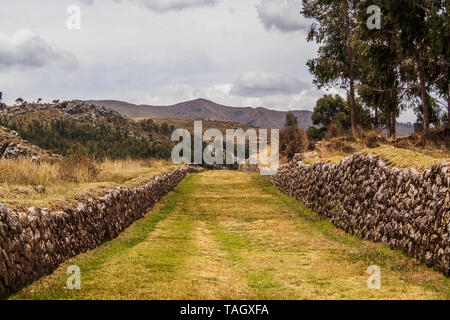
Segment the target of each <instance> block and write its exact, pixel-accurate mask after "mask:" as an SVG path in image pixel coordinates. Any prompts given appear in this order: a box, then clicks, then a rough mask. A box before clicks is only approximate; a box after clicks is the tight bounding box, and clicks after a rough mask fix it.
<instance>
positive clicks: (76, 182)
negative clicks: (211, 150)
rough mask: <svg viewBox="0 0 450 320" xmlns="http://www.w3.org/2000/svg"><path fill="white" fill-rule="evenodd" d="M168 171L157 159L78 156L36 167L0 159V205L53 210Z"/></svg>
mask: <svg viewBox="0 0 450 320" xmlns="http://www.w3.org/2000/svg"><path fill="white" fill-rule="evenodd" d="M172 168H174V166H173V165H172V164H171V163H170V162H169V161H167V160H157V159H148V160H143V159H140V160H133V159H124V160H111V159H105V160H103V161H101V162H98V161H94V160H93V159H92V158H89V157H81V156H78V157H69V158H67V159H64V160H62V161H56V162H48V161H42V162H41V163H40V164H38V163H35V162H32V161H30V160H29V159H25V158H24V159H18V160H0V203H5V204H8V205H9V206H12V207H14V206H21V207H29V206H32V205H39V206H41V207H50V208H53V207H55V206H58V205H61V204H63V203H65V202H70V201H71V199H74V198H75V197H78V196H83V194H84V193H86V194H91V195H98V194H101V193H102V192H103V191H104V190H107V189H109V188H112V187H114V186H117V185H122V186H128V187H133V186H137V185H139V184H142V183H144V182H145V181H149V180H150V179H151V178H152V177H153V176H155V175H157V174H160V173H163V172H168V171H169V170H171V169H172ZM38 186H43V187H44V188H45V192H42V191H39V190H38V188H37V187H38Z"/></svg>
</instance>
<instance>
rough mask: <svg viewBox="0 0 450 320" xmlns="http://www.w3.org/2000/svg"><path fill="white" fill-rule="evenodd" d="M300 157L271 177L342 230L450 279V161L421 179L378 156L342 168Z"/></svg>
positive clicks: (347, 161)
mask: <svg viewBox="0 0 450 320" xmlns="http://www.w3.org/2000/svg"><path fill="white" fill-rule="evenodd" d="M300 158H301V157H300V155H297V156H296V157H295V158H294V160H293V161H291V162H290V163H288V164H286V165H284V166H282V167H281V168H280V169H279V171H278V174H277V175H275V176H267V177H266V178H267V179H268V180H269V181H270V182H272V183H273V184H274V185H275V186H276V187H277V189H278V190H279V191H281V192H282V193H284V194H287V195H289V196H291V197H294V198H295V199H297V200H299V201H302V202H303V203H304V204H305V205H306V206H308V207H309V208H311V209H313V210H315V211H316V212H318V213H319V214H320V215H321V216H322V217H324V218H325V219H327V220H328V221H330V222H332V223H333V224H334V225H336V226H337V227H339V228H340V229H343V230H345V231H346V232H349V233H351V234H354V235H358V236H359V237H360V238H365V239H370V240H373V241H375V242H383V243H385V244H387V245H389V246H390V247H391V248H393V249H400V250H403V251H404V252H406V253H408V254H409V255H411V256H413V257H415V258H417V259H422V260H424V261H425V262H426V263H427V265H429V266H434V267H435V268H436V269H438V270H440V271H441V272H443V273H444V274H445V275H446V276H449V275H450V195H449V187H450V162H443V163H441V164H439V165H437V166H434V167H432V168H430V169H428V170H426V171H425V172H423V173H421V174H420V173H418V172H417V171H416V170H415V169H412V168H408V169H399V168H390V167H388V166H387V165H386V163H384V162H383V161H382V160H380V158H378V157H377V156H375V155H363V154H355V155H354V156H353V157H350V158H346V159H344V160H343V161H341V162H340V163H338V164H330V163H316V164H313V165H305V164H304V163H303V162H301V161H300ZM243 170H246V171H257V168H256V167H255V166H249V165H245V166H244V167H243Z"/></svg>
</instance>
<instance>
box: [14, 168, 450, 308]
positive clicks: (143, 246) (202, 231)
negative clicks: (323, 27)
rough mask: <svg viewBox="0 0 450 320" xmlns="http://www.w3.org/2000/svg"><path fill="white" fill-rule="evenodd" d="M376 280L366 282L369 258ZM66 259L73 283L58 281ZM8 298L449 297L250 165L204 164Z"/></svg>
mask: <svg viewBox="0 0 450 320" xmlns="http://www.w3.org/2000/svg"><path fill="white" fill-rule="evenodd" d="M373 264H375V265H378V266H380V267H381V270H382V273H381V281H382V287H381V289H380V290H369V289H367V286H366V281H367V278H368V275H367V274H366V269H367V267H368V266H370V265H373ZM69 265H78V266H79V267H80V268H81V273H82V288H81V290H68V289H66V288H65V285H66V280H67V278H68V276H69V275H67V274H66V273H65V271H66V270H67V267H68V266H69ZM11 298H12V299H378V298H386V299H428V298H437V299H449V298H450V282H449V279H447V278H445V277H444V276H442V275H440V274H439V273H437V272H435V271H433V270H431V269H428V268H426V267H424V266H423V265H421V264H419V263H417V262H416V261H415V260H413V259H410V258H408V257H406V256H405V255H403V254H402V253H400V252H395V251H392V250H390V249H388V248H387V247H386V246H384V245H381V244H374V243H371V242H368V241H361V240H358V239H357V238H355V237H353V236H350V235H347V234H345V233H343V232H342V231H340V230H337V229H336V228H334V227H333V226H332V225H331V224H329V223H328V222H326V221H323V220H322V219H320V217H319V216H318V215H317V214H315V213H314V212H311V211H310V210H308V209H307V208H305V207H303V206H302V205H301V204H300V203H298V202H297V201H295V200H293V199H291V198H289V197H286V196H284V195H281V194H280V193H278V192H277V191H276V190H275V189H274V188H273V187H272V186H271V185H269V184H268V183H267V182H265V181H264V180H263V179H262V178H260V177H258V176H256V175H253V174H248V173H240V172H231V171H230V172H229V171H209V172H204V173H201V174H194V175H191V176H189V177H188V178H186V179H185V180H184V181H183V182H182V183H181V184H180V185H179V186H178V187H177V189H176V190H175V191H174V192H172V193H171V194H169V196H168V197H167V198H166V199H165V200H164V201H162V202H161V203H159V204H158V205H157V206H155V208H154V209H153V210H152V211H151V212H150V213H149V214H148V215H147V217H146V218H145V219H142V220H140V221H138V222H136V223H135V224H133V225H132V226H131V227H130V228H128V229H127V230H126V231H125V232H124V233H123V234H122V235H121V236H120V237H119V238H117V239H115V240H113V241H111V242H108V243H107V244H105V245H103V246H101V247H99V248H97V249H96V250H93V251H91V252H88V253H85V254H82V255H80V256H78V257H76V258H74V259H71V260H70V261H67V262H66V263H65V264H63V265H62V266H61V267H60V268H59V269H58V270H57V271H56V272H55V273H53V274H52V275H50V276H48V277H44V278H42V279H41V280H39V281H37V282H35V283H33V284H32V285H30V286H28V287H27V288H24V289H23V290H21V291H20V292H18V293H17V294H15V295H13V296H11Z"/></svg>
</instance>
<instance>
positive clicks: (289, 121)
mask: <svg viewBox="0 0 450 320" xmlns="http://www.w3.org/2000/svg"><path fill="white" fill-rule="evenodd" d="M284 126H285V127H290V126H298V118H297V117H296V116H295V115H294V114H293V113H292V112H291V111H289V112H288V113H287V114H286V123H285V125H284Z"/></svg>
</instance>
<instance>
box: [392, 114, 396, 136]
mask: <svg viewBox="0 0 450 320" xmlns="http://www.w3.org/2000/svg"><path fill="white" fill-rule="evenodd" d="M396 122H397V119H396V118H395V112H392V113H391V138H396V137H397V133H396V128H395V126H396Z"/></svg>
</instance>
